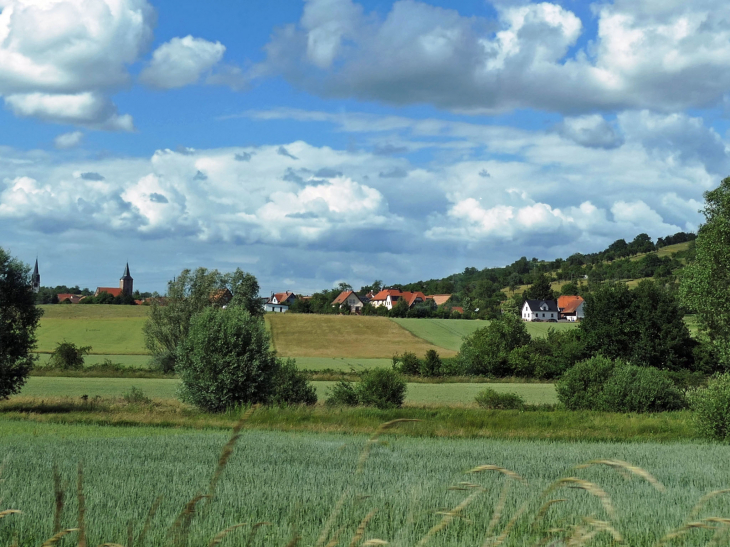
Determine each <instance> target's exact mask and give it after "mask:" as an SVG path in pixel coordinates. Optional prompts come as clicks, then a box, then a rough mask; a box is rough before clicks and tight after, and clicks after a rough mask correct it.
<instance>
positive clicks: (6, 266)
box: [0, 247, 43, 399]
mask: <svg viewBox="0 0 730 547" xmlns="http://www.w3.org/2000/svg"><path fill="white" fill-rule="evenodd" d="M41 315H43V311H42V310H41V309H39V308H36V306H35V294H34V293H33V289H32V285H31V280H30V267H29V266H27V265H26V264H23V263H22V262H20V261H19V260H17V259H15V258H13V257H11V256H10V254H8V253H7V252H6V251H5V250H3V248H2V247H0V399H5V398H7V397H9V396H10V395H14V394H15V393H18V392H19V391H20V388H21V387H23V384H25V381H26V379H27V378H28V374H30V371H31V369H32V368H33V362H34V360H35V358H34V356H33V354H32V353H31V350H32V349H33V347H34V346H35V343H36V337H35V331H36V328H37V327H38V323H39V321H40V318H41Z"/></svg>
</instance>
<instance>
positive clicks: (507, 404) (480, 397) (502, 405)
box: [474, 387, 525, 410]
mask: <svg viewBox="0 0 730 547" xmlns="http://www.w3.org/2000/svg"><path fill="white" fill-rule="evenodd" d="M474 400H475V401H476V403H477V404H478V405H479V406H480V407H482V408H491V409H499V410H515V409H517V410H519V409H521V408H524V406H525V401H524V399H523V398H522V397H520V396H519V395H517V394H516V393H498V392H497V391H495V390H493V389H492V388H490V387H488V388H486V389H485V390H483V391H480V392H479V393H478V394H477V396H476V397H475V398H474Z"/></svg>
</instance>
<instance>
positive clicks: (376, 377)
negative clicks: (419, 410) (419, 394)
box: [326, 368, 407, 409]
mask: <svg viewBox="0 0 730 547" xmlns="http://www.w3.org/2000/svg"><path fill="white" fill-rule="evenodd" d="M406 389H407V385H406V382H405V380H404V379H403V377H402V376H401V375H400V374H399V373H398V372H397V371H395V370H392V369H387V368H376V369H373V370H369V371H367V372H364V373H363V374H362V376H361V379H360V381H359V382H357V383H355V384H353V383H352V382H345V381H339V382H337V383H336V384H335V385H334V386H332V387H331V388H330V392H329V396H328V397H327V401H326V402H327V404H328V405H331V406H332V405H334V406H337V405H342V406H357V405H363V406H374V407H376V408H379V409H388V408H399V407H401V406H403V401H405V398H406Z"/></svg>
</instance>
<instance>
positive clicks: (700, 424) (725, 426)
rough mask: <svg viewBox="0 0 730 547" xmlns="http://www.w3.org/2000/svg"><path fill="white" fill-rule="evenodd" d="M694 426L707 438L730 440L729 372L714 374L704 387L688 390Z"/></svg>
mask: <svg viewBox="0 0 730 547" xmlns="http://www.w3.org/2000/svg"><path fill="white" fill-rule="evenodd" d="M689 402H690V408H691V409H692V410H694V413H695V414H694V418H695V426H696V427H697V430H698V431H699V432H700V433H701V434H702V435H703V436H704V437H707V438H708V439H715V440H718V441H724V442H728V441H730V373H727V372H725V373H723V374H716V375H715V376H713V377H712V378H710V380H709V381H708V382H707V387H706V388H700V389H696V390H693V391H690V392H689Z"/></svg>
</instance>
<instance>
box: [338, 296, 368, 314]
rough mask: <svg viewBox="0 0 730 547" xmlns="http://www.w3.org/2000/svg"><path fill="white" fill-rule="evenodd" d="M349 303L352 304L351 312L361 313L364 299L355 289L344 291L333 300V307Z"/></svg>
mask: <svg viewBox="0 0 730 547" xmlns="http://www.w3.org/2000/svg"><path fill="white" fill-rule="evenodd" d="M345 303H347V305H349V306H350V313H360V310H362V307H363V301H362V298H361V297H360V296H358V294H357V293H356V292H355V291H352V290H350V291H342V292H341V293H340V294H339V296H338V297H337V298H335V299H334V300H333V301H332V307H333V308H334V307H337V306H341V305H342V304H345Z"/></svg>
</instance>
